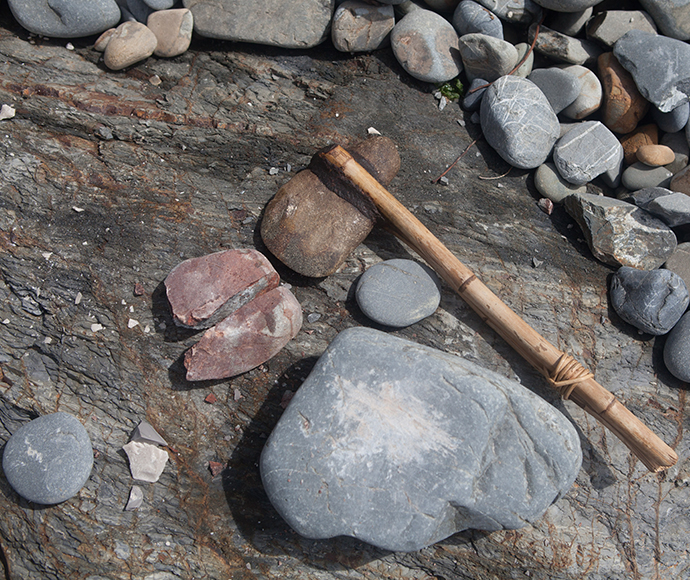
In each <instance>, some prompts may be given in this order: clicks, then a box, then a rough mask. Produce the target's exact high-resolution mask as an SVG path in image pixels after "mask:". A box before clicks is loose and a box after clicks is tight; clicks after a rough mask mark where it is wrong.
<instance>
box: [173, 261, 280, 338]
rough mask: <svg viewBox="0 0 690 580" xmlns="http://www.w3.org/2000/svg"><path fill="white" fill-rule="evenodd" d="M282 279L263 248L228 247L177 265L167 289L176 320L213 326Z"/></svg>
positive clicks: (179, 322) (178, 322)
mask: <svg viewBox="0 0 690 580" xmlns="http://www.w3.org/2000/svg"><path fill="white" fill-rule="evenodd" d="M279 282H280V278H279V276H278V273H277V272H276V271H275V270H274V269H273V266H271V263H270V262H269V261H268V260H267V259H266V257H265V256H264V255H263V254H261V253H260V252H257V251H256V250H251V249H247V250H225V251H223V252H216V253H214V254H208V255H206V256H201V257H200V258H191V259H189V260H185V261H184V262H181V263H180V264H178V265H177V266H175V268H173V270H172V271H171V272H170V274H168V277H167V278H166V279H165V291H166V294H167V296H168V301H169V302H170V305H171V307H172V312H173V318H174V320H175V323H176V324H178V325H180V326H186V327H188V328H210V327H211V326H213V325H214V324H216V323H217V322H218V321H220V320H223V319H224V318H225V317H227V316H229V315H230V314H231V313H232V312H234V311H236V310H237V309H238V308H241V307H242V306H244V305H245V304H246V303H247V302H249V301H251V300H253V299H255V298H256V297H257V296H259V295H261V294H263V293H264V292H268V291H269V290H272V289H273V288H275V287H276V286H278V283H279Z"/></svg>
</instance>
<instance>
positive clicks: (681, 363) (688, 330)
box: [664, 312, 690, 383]
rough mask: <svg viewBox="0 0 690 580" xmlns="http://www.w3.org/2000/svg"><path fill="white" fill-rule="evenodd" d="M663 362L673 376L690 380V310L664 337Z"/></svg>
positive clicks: (686, 380)
mask: <svg viewBox="0 0 690 580" xmlns="http://www.w3.org/2000/svg"><path fill="white" fill-rule="evenodd" d="M664 364H665V365H666V368H667V369H668V370H669V372H670V373H671V374H672V375H673V376H674V377H676V378H677V379H680V380H681V381H685V382H686V383H687V382H690V312H688V313H686V314H684V315H683V316H682V317H681V319H680V320H679V321H678V323H677V324H676V325H675V326H674V327H673V329H672V330H671V332H669V334H668V336H667V337H666V344H664Z"/></svg>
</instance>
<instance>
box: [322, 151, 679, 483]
mask: <svg viewBox="0 0 690 580" xmlns="http://www.w3.org/2000/svg"><path fill="white" fill-rule="evenodd" d="M309 169H310V170H311V171H312V172H313V173H314V174H316V175H317V176H318V177H319V178H320V179H321V180H322V181H323V182H324V183H325V184H326V185H327V187H328V188H329V189H331V190H333V191H334V192H335V193H337V194H338V195H340V196H341V197H343V198H344V199H346V200H347V201H349V202H351V203H352V204H353V205H354V206H355V207H357V209H359V210H360V211H361V212H362V213H364V214H365V215H369V216H379V217H382V218H384V219H385V220H386V222H387V227H388V229H390V230H391V231H392V232H393V233H394V234H395V235H396V236H397V237H399V238H400V239H401V240H402V241H403V242H405V243H406V244H407V245H409V246H410V247H411V248H412V249H414V250H415V251H416V252H417V253H418V254H419V255H420V256H421V257H422V258H424V260H426V261H427V262H428V263H429V265H430V266H431V267H432V268H434V270H436V272H437V273H438V274H439V275H440V276H441V277H442V278H443V279H444V280H445V281H446V283H447V284H448V285H449V286H450V287H451V288H452V289H453V290H455V292H457V293H458V294H459V295H460V297H461V298H462V299H463V300H464V301H465V302H467V304H469V305H470V306H471V307H472V309H473V310H474V311H475V312H476V313H477V314H479V316H480V317H481V318H482V320H484V322H486V323H487V324H488V325H489V326H490V327H491V328H493V329H494V330H495V331H496V332H497V333H498V334H499V335H501V336H502V337H503V339H505V340H506V341H507V342H508V344H510V345H511V346H512V347H513V348H514V349H515V350H516V351H517V352H518V353H519V354H520V355H521V356H522V357H523V358H524V359H525V360H527V362H529V363H530V364H531V365H532V366H533V367H534V368H536V369H537V370H538V371H540V372H541V373H542V374H543V375H544V376H545V377H546V379H547V381H548V382H549V383H550V384H551V385H552V386H553V387H554V388H555V389H556V390H557V391H558V392H559V393H560V395H561V396H562V397H563V398H564V399H570V400H571V401H574V402H575V403H577V404H578V405H579V406H580V407H582V408H583V409H584V410H585V411H587V412H588V413H589V414H590V415H592V416H593V417H595V418H596V419H597V420H598V421H599V422H601V423H602V424H603V425H605V426H606V427H608V428H609V429H610V430H611V431H612V432H613V433H614V434H615V435H616V436H617V437H618V438H619V439H620V440H621V441H622V442H623V443H625V445H627V447H628V448H629V449H630V450H631V451H632V452H633V454H634V455H635V456H637V457H638V458H639V459H640V461H642V463H644V465H645V466H646V467H647V468H648V469H649V470H650V471H652V472H658V471H661V470H663V469H666V468H668V467H671V466H672V465H674V464H675V463H676V461H677V460H678V456H677V455H676V452H675V451H674V450H673V449H671V447H669V446H668V445H667V444H666V443H664V442H663V441H662V440H661V439H660V438H659V437H658V436H657V435H656V434H655V433H654V432H652V431H651V429H649V428H648V427H647V426H646V425H645V424H644V423H643V422H642V421H640V420H639V419H638V418H637V417H636V416H635V415H633V414H632V413H631V412H630V411H629V410H628V409H627V408H626V407H625V406H624V405H623V404H622V403H621V402H620V401H618V399H617V398H616V397H615V396H614V395H613V394H612V393H611V392H609V391H608V390H607V389H605V388H604V387H602V386H601V385H600V384H599V383H598V382H597V381H595V380H594V375H593V374H592V373H591V372H590V371H588V370H587V369H586V368H584V367H583V366H582V365H581V364H580V363H579V362H577V361H576V360H575V359H574V358H573V357H572V356H570V355H568V354H566V353H564V352H562V351H560V350H559V349H558V348H556V347H555V346H553V345H552V344H551V343H550V342H548V341H547V340H546V339H545V338H544V337H543V336H541V335H540V334H539V333H538V332H537V331H536V330H534V329H533V328H532V327H531V326H529V325H528V324H527V323H526V322H525V321H524V320H522V318H520V316H518V315H517V314H516V313H515V312H514V311H513V310H511V309H510V308H509V307H508V306H507V305H506V304H505V303H504V302H503V301H501V300H500V299H499V298H498V297H497V296H496V295H495V294H494V293H493V292H492V291H491V290H489V288H487V286H485V285H484V284H483V283H482V282H481V281H480V280H479V279H478V278H477V276H475V275H474V273H472V271H471V270H470V269H469V268H467V267H466V266H465V265H464V264H462V263H461V262H460V261H459V260H458V259H457V258H456V257H455V256H454V255H453V254H452V253H451V251H450V250H449V249H448V248H446V247H445V246H444V245H443V243H441V241H440V240H438V238H436V237H435V236H434V235H433V234H432V233H431V232H430V231H429V230H428V229H427V228H426V227H425V226H424V225H423V224H422V223H421V222H420V221H419V220H418V219H417V218H416V217H415V216H414V215H412V213H410V212H409V211H408V210H407V209H406V208H405V207H404V206H403V205H402V204H401V203H400V202H399V201H398V200H397V199H396V198H395V197H393V195H391V193H389V192H388V191H387V190H386V188H385V187H384V186H383V185H381V184H380V183H379V182H378V181H377V180H376V179H374V177H372V175H371V174H370V173H369V172H367V170H366V169H364V168H363V167H362V166H361V165H360V164H359V163H358V162H357V161H356V160H355V159H354V158H353V157H352V156H351V155H350V154H349V153H348V152H347V151H346V150H345V149H343V148H342V147H340V146H339V145H334V146H332V147H329V148H326V149H324V150H322V151H320V152H318V153H317V154H316V155H315V156H314V157H313V159H312V162H311V164H310V166H309Z"/></svg>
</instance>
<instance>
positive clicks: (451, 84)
mask: <svg viewBox="0 0 690 580" xmlns="http://www.w3.org/2000/svg"><path fill="white" fill-rule="evenodd" d="M438 90H439V91H441V94H442V95H443V96H444V97H446V99H448V100H449V101H457V100H458V99H460V98H462V96H463V95H464V94H465V87H464V85H463V84H462V83H461V82H460V79H459V78H454V79H453V80H452V81H448V82H445V83H443V84H441V85H438Z"/></svg>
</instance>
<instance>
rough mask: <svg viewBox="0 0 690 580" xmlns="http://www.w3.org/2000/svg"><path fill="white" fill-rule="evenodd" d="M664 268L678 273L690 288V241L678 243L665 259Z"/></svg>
mask: <svg viewBox="0 0 690 580" xmlns="http://www.w3.org/2000/svg"><path fill="white" fill-rule="evenodd" d="M664 268H666V269H667V270H671V272H675V273H676V274H678V275H679V276H680V277H681V278H682V279H683V282H685V285H686V286H687V287H688V288H690V242H683V243H682V244H678V247H676V249H675V251H674V252H673V254H671V256H670V257H669V259H668V260H666V263H665V264H664Z"/></svg>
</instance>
